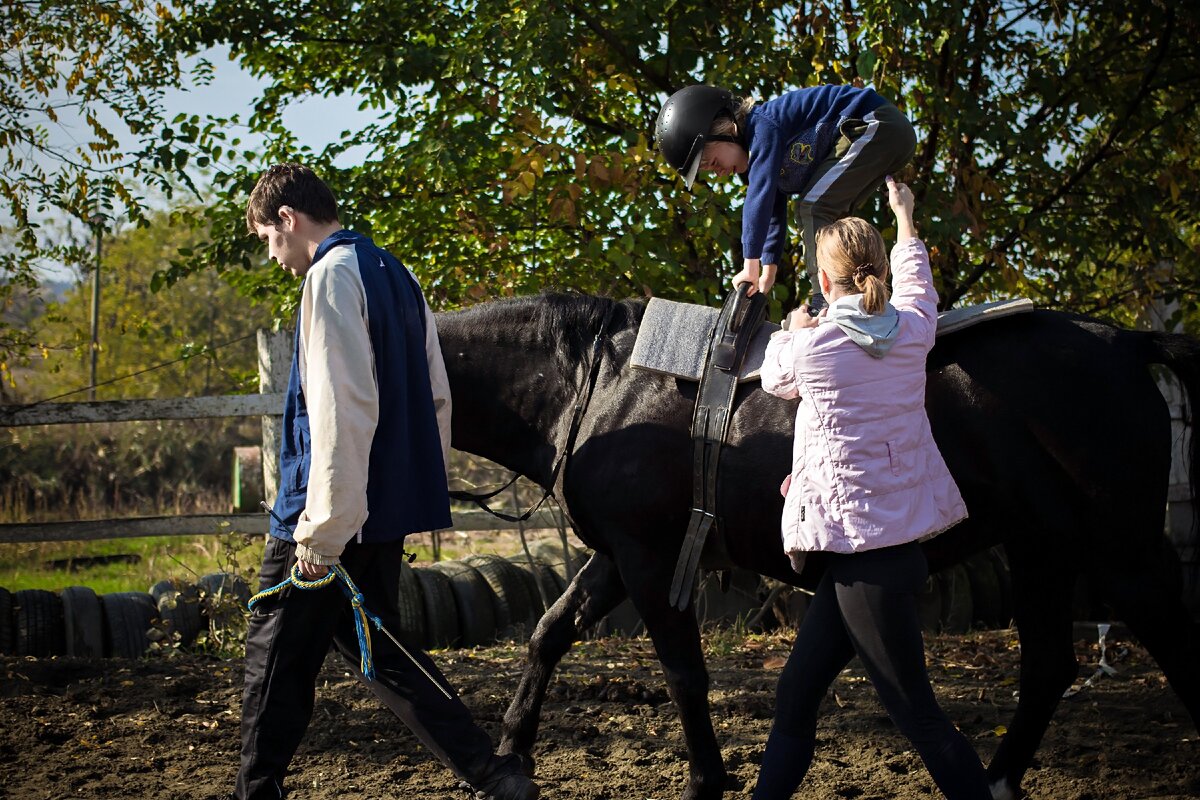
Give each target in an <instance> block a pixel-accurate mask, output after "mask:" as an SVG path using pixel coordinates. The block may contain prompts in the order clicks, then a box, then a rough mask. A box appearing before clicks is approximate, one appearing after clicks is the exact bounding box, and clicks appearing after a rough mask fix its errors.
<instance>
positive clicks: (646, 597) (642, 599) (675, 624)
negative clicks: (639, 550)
mask: <svg viewBox="0 0 1200 800" xmlns="http://www.w3.org/2000/svg"><path fill="white" fill-rule="evenodd" d="M626 555H630V554H629V553H622V557H621V564H620V566H621V577H622V579H623V580H624V582H625V586H626V588H627V589H628V591H629V597H630V599H631V600H632V601H633V605H634V607H635V608H637V610H638V613H639V614H641V615H642V621H643V622H644V623H645V624H646V632H647V633H649V634H650V638H651V640H653V642H654V649H655V651H656V652H657V653H658V660H659V662H660V663H661V664H662V665H663V671H664V673H665V674H666V679H667V689H668V691H669V692H670V693H671V699H673V700H674V701H675V705H676V707H677V708H678V709H679V717H680V721H681V722H682V723H683V737H684V741H685V742H686V743H687V749H688V765H689V769H688V786H687V789H686V790H685V791H684V793H683V800H719V798H720V797H721V796H722V795H723V794H724V792H725V783H726V773H725V763H724V761H723V760H722V758H721V748H720V747H719V746H718V745H717V737H716V734H715V733H714V732H713V726H712V718H711V716H710V712H709V706H708V670H707V669H706V668H705V666H704V652H703V650H702V649H701V641H700V628H699V626H698V624H697V623H696V615H695V609H694V608H693V607H692V606H688V608H687V610H685V611H680V610H679V609H677V608H674V607H673V606H671V605H670V603H669V602H668V600H667V594H668V591H667V590H668V587H669V586H670V585H671V575H670V574H666V575H665V576H664V575H663V574H660V573H661V570H658V571H653V570H652V569H648V568H651V567H654V566H661V565H664V564H665V565H666V566H668V567H672V568H673V567H674V563H675V562H674V561H673V560H668V561H664V559H662V557H661V555H659V557H657V558H651V557H650V556H649V554H645V557H638V556H637V555H636V554H633V555H630V557H629V558H626V557H625V556H626Z"/></svg>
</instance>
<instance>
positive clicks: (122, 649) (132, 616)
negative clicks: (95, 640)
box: [100, 592, 158, 658]
mask: <svg viewBox="0 0 1200 800" xmlns="http://www.w3.org/2000/svg"><path fill="white" fill-rule="evenodd" d="M100 605H101V607H102V608H103V609H104V621H105V622H106V623H108V647H107V648H106V653H107V655H109V656H110V657H112V658H141V657H142V656H143V655H144V654H145V652H146V648H148V647H149V646H150V639H149V637H147V636H146V632H147V631H148V630H150V628H151V626H152V625H154V620H155V618H156V617H157V616H158V609H157V608H156V607H155V605H154V598H153V597H151V596H150V594H149V592H113V593H112V594H104V595H100Z"/></svg>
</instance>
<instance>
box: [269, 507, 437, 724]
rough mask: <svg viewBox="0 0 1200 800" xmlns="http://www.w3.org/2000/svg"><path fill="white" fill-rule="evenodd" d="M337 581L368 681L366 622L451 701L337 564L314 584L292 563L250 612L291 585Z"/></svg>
mask: <svg viewBox="0 0 1200 800" xmlns="http://www.w3.org/2000/svg"><path fill="white" fill-rule="evenodd" d="M262 506H263V508H265V509H267V513H268V514H270V515H271V516H272V517H274V518H275V519H276V520H277V521H278V522H279V524H281V525H283V526H284V528H285V529H286V528H287V525H286V523H284V522H283V520H281V519H279V517H278V516H277V515H276V514H275V512H274V510H273V509H272V508H271V507H270V506H268V505H267V504H266V503H263V504H262ZM335 579H341V581H342V591H343V592H344V593H345V595H346V597H348V598H349V599H350V607H351V608H352V609H353V610H354V630H355V632H356V633H357V634H358V654H359V657H360V659H361V667H362V674H363V677H364V678H366V679H367V680H369V681H373V680H375V659H374V658H373V657H372V653H371V629H370V628H369V627H368V626H367V623H368V622H370V623H371V624H372V625H374V626H375V630H377V631H381V632H382V633H383V634H384V635H385V636H387V637H388V638H389V639H391V640H392V643H393V644H395V645H396V647H398V648H400V652H401V653H403V654H404V655H405V656H406V657H407V658H408V660H409V661H411V662H412V663H413V666H415V667H416V668H417V669H419V670H421V674H422V675H424V676H425V677H426V678H428V679H429V682H430V683H432V684H433V685H434V686H436V687H437V689H438V691H439V692H441V693H442V694H443V695H445V696H446V699H447V700H452V699H453V697H452V696H451V695H450V692H449V691H447V690H446V687H444V686H442V684H441V682H440V681H438V680H437V678H435V677H433V675H432V674H430V672H429V670H427V669H425V665H424V664H422V663H421V662H420V661H417V659H416V658H414V657H413V654H412V653H410V652H409V651H408V648H407V647H405V646H404V645H403V644H401V643H400V640H399V639H397V638H396V637H395V636H393V635H392V632H391V631H389V630H388V629H387V628H385V627H383V620H381V619H380V618H379V617H377V616H376V615H375V614H372V613H371V611H370V610H369V609H368V608H367V606H366V601H365V598H364V597H363V594H362V592H360V591H359V590H358V587H357V586H355V585H354V581H353V579H351V577H350V574H349V573H348V572H346V568H345V567H343V566H342V565H341V564H334V565H333V566H332V567H330V568H329V572H327V573H325V574H324V575H323V576H321V577H320V578H317V579H316V580H313V581H309V580H305V579H304V576H303V575H302V574H301V573H300V565H299V564H293V565H292V571H291V573H290V574H289V575H288V576H287V578H286V579H285V580H283V581H280V582H279V583H277V584H275V585H274V586H272V587H271V588H270V589H263V590H262V591H261V592H259V593H258V594H256V595H254V596H253V597H251V598H250V602H248V603H247V604H246V605H247V607H248V608H249V609H250V610H251V611H253V610H254V606H255V605H256V604H257V603H258V602H259V601H261V600H264V599H266V598H268V597H273V596H275V595H277V594H279V593H280V592H282V591H283V590H284V589H286V588H287V587H288V586H295V587H296V588H297V589H306V590H307V589H324V588H325V587H326V586H328V585H329V584H331V583H333V581H334V580H335Z"/></svg>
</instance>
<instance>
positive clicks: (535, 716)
mask: <svg viewBox="0 0 1200 800" xmlns="http://www.w3.org/2000/svg"><path fill="white" fill-rule="evenodd" d="M624 599H625V589H624V587H623V586H622V585H621V579H620V576H619V575H618V574H617V569H616V565H615V564H613V562H612V559H610V558H609V557H608V556H605V555H603V554H601V553H595V554H594V555H593V556H592V557H591V559H590V560H589V561H588V562H587V564H585V565H584V566H583V569H581V570H580V571H579V572H578V574H576V575H575V579H574V580H573V581H571V585H570V586H568V587H567V590H566V591H565V592H564V593H563V595H562V597H560V598H558V602H556V603H555V604H554V605H553V606H551V607H550V609H549V610H548V611H546V613H545V614H544V615H543V616H542V618H541V620H540V621H539V622H538V624H537V627H536V628H535V629H534V631H533V637H532V638H531V639H530V640H529V661H528V663H527V664H526V666H525V672H524V674H523V675H522V676H521V682H520V684H519V685H518V686H517V693H516V694H515V695H514V696H513V699H512V703H510V704H509V706H508V710H507V711H506V712H505V713H504V724H503V728H502V732H501V740H500V747H499V752H501V753H515V754H517V755H519V756H520V757H521V759H522V761H523V762H524V764H525V767H526V769H527V770H528V771H529V772H530V773H532V772H533V758H532V755H531V752H532V750H533V743H534V740H535V739H536V738H537V731H538V723H539V721H540V717H541V711H542V702H543V701H544V700H545V698H546V687H547V686H548V685H549V684H550V677H551V676H552V675H553V674H554V668H555V667H556V666H557V665H558V662H559V661H560V660H562V657H563V656H564V655H566V653H567V651H568V650H570V649H571V645H573V644H574V643H575V642H576V641H577V640H578V639H579V637H580V635H581V634H582V632H583V631H585V630H587V629H588V628H590V627H591V626H592V625H594V624H596V623H597V622H599V621H600V620H601V619H603V618H604V615H605V614H607V613H608V612H609V611H612V610H613V609H614V608H615V607H616V606H617V604H618V603H620V602H621V601H622V600H624Z"/></svg>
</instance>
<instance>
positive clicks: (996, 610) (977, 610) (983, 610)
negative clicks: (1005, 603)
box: [963, 553, 1003, 628]
mask: <svg viewBox="0 0 1200 800" xmlns="http://www.w3.org/2000/svg"><path fill="white" fill-rule="evenodd" d="M963 567H964V568H965V569H966V572H967V580H968V581H970V584H971V604H972V606H973V616H974V618H975V619H974V621H975V622H976V623H979V624H980V625H981V626H982V627H984V628H999V627H1002V626H1003V622H1002V620H1001V618H1002V617H1003V612H1002V611H1001V609H1000V582H999V580H998V579H997V578H996V570H995V569H994V568H993V567H992V562H991V559H990V558H989V557H988V554H987V553H976V554H975V555H973V556H971V557H970V558H968V559H967V560H966V561H964V562H963Z"/></svg>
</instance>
